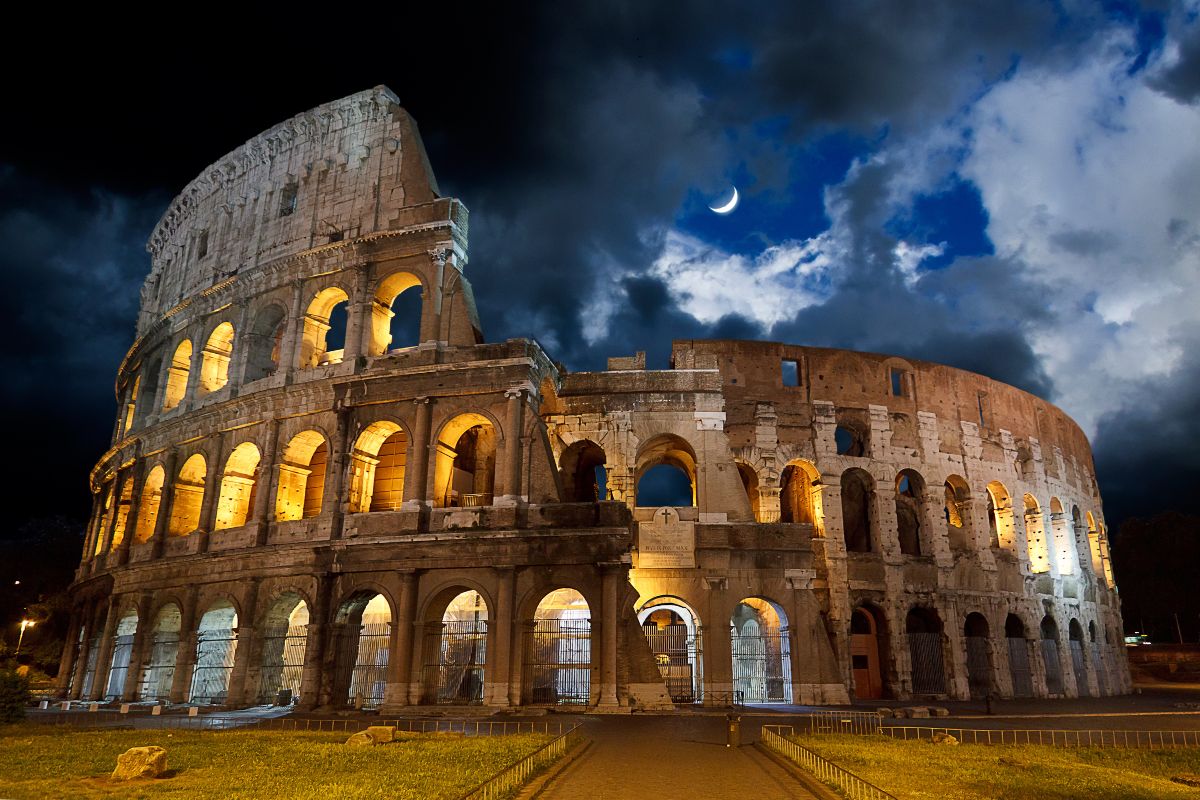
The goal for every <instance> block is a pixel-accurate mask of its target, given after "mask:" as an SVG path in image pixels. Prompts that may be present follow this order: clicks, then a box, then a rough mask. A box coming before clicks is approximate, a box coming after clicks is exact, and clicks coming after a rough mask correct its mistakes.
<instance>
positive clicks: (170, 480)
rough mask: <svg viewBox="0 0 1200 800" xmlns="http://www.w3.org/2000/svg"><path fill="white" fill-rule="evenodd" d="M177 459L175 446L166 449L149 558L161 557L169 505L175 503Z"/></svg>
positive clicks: (170, 509) (168, 522) (169, 511)
mask: <svg viewBox="0 0 1200 800" xmlns="http://www.w3.org/2000/svg"><path fill="white" fill-rule="evenodd" d="M178 459H179V453H178V451H177V450H176V449H175V448H171V449H170V450H168V451H167V455H166V457H165V458H164V459H163V473H164V476H163V485H162V493H161V494H160V495H159V498H158V516H157V517H155V518H154V534H153V536H152V537H151V542H152V545H151V550H150V556H151V558H162V554H163V548H164V547H165V546H166V543H167V528H168V526H169V525H170V523H171V511H172V508H171V507H172V506H173V505H175V481H176V480H177V479H178V476H177V475H176V474H175V462H176V461H177V460H178Z"/></svg>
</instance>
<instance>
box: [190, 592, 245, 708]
mask: <svg viewBox="0 0 1200 800" xmlns="http://www.w3.org/2000/svg"><path fill="white" fill-rule="evenodd" d="M237 626H238V617H237V611H235V610H234V608H233V604H232V603H230V602H229V601H228V600H221V601H219V602H217V603H215V604H214V605H212V606H211V607H210V608H209V609H208V611H205V612H204V616H202V617H200V625H199V627H198V628H197V629H196V666H195V667H194V668H193V670H192V693H191V699H190V702H192V703H210V704H220V703H224V702H225V701H226V700H227V699H228V698H229V674H230V673H231V672H232V671H233V659H234V654H235V653H236V651H237Z"/></svg>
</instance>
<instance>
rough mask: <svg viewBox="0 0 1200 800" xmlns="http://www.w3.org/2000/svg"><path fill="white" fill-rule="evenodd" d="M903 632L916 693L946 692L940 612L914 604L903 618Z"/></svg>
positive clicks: (913, 688) (914, 692)
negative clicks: (906, 638)
mask: <svg viewBox="0 0 1200 800" xmlns="http://www.w3.org/2000/svg"><path fill="white" fill-rule="evenodd" d="M904 633H905V635H906V636H907V637H908V654H909V657H910V658H911V660H912V691H913V694H918V695H920V694H945V693H946V666H945V661H944V659H943V657H942V620H941V618H940V617H939V616H938V613H937V612H936V611H934V610H933V609H932V608H922V607H920V606H914V607H913V608H911V609H909V612H908V615H907V616H906V617H905V618H904Z"/></svg>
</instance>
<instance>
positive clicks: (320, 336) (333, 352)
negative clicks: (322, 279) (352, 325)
mask: <svg viewBox="0 0 1200 800" xmlns="http://www.w3.org/2000/svg"><path fill="white" fill-rule="evenodd" d="M348 301H349V298H348V297H347V296H346V293H345V292H344V291H342V290H341V289H339V288H338V287H336V286H330V287H328V288H326V289H322V290H321V291H320V292H318V293H317V296H316V297H314V298H313V300H312V302H311V303H309V305H308V311H307V312H305V314H304V330H303V332H302V338H301V340H300V368H301V369H306V368H308V367H318V366H322V365H324V364H340V363H342V358H343V357H344V356H345V345H346V306H347V305H348Z"/></svg>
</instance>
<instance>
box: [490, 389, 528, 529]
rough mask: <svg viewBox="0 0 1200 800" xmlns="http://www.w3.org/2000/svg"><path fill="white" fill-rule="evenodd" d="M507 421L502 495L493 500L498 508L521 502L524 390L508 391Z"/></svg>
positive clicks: (505, 394) (506, 395)
mask: <svg viewBox="0 0 1200 800" xmlns="http://www.w3.org/2000/svg"><path fill="white" fill-rule="evenodd" d="M504 396H505V397H507V398H508V421H507V425H506V426H505V427H507V428H508V430H506V431H505V436H504V494H503V495H501V496H500V497H498V498H496V499H495V501H494V502H495V504H496V505H498V506H515V505H519V504H520V503H521V501H522V500H523V497H522V495H521V438H522V436H523V435H524V430H523V427H524V424H523V419H522V416H523V414H522V412H523V411H524V408H525V389H524V388H516V389H509V390H507V391H506V392H505V393H504Z"/></svg>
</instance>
